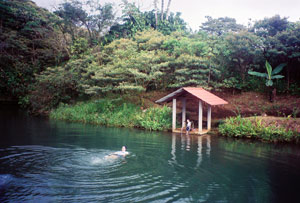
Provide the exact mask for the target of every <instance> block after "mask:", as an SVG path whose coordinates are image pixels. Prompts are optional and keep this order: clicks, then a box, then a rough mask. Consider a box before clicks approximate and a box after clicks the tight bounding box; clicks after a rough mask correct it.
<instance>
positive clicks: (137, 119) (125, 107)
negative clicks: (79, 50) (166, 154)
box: [50, 99, 172, 131]
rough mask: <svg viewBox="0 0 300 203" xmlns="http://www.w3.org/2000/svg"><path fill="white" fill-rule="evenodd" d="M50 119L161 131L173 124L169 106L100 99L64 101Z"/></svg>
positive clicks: (51, 114)
mask: <svg viewBox="0 0 300 203" xmlns="http://www.w3.org/2000/svg"><path fill="white" fill-rule="evenodd" d="M50 118H51V119H58V120H66V121H72V122H83V123H91V124H99V125H104V126H115V127H136V128H143V129H147V130H160V131H164V130H168V129H170V128H171V123H172V122H171V109H170V108H168V107H167V106H164V107H162V108H154V107H151V108H148V109H146V110H143V109H142V108H141V107H140V106H138V105H136V104H132V103H129V102H126V101H124V100H123V99H98V100H92V101H87V102H80V103H77V104H76V105H67V104H61V105H60V106H59V107H58V108H57V109H55V110H53V111H52V112H51V113H50Z"/></svg>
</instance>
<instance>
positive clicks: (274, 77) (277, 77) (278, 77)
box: [271, 75, 284, 79]
mask: <svg viewBox="0 0 300 203" xmlns="http://www.w3.org/2000/svg"><path fill="white" fill-rule="evenodd" d="M280 78H284V76H283V75H273V76H272V77H271V79H280Z"/></svg>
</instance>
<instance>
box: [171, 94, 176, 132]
mask: <svg viewBox="0 0 300 203" xmlns="http://www.w3.org/2000/svg"><path fill="white" fill-rule="evenodd" d="M172 110H173V117H172V130H173V131H175V129H176V99H173V107H172Z"/></svg>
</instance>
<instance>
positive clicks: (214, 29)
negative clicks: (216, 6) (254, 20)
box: [200, 16, 245, 36]
mask: <svg viewBox="0 0 300 203" xmlns="http://www.w3.org/2000/svg"><path fill="white" fill-rule="evenodd" d="M206 19H207V21H206V22H204V23H202V25H201V26H200V31H205V32H207V33H209V34H212V35H217V36H221V35H223V34H226V33H228V32H235V33H237V32H240V31H241V30H243V29H245V26H243V25H240V24H237V23H236V20H235V19H234V18H229V17H224V18H217V19H214V18H212V17H210V16H206Z"/></svg>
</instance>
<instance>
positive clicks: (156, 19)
mask: <svg viewBox="0 0 300 203" xmlns="http://www.w3.org/2000/svg"><path fill="white" fill-rule="evenodd" d="M153 3H154V10H155V29H156V28H157V24H158V15H157V14H158V8H157V3H158V0H154V2H153Z"/></svg>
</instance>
